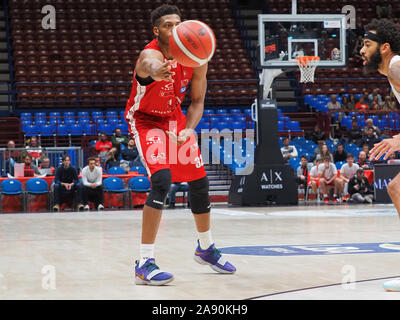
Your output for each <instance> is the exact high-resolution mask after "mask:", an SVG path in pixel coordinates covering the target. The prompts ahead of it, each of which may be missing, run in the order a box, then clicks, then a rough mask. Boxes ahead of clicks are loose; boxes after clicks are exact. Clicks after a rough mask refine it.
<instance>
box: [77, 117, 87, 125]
mask: <svg viewBox="0 0 400 320" xmlns="http://www.w3.org/2000/svg"><path fill="white" fill-rule="evenodd" d="M78 123H81V124H84V123H90V118H89V117H86V116H82V117H79V118H78Z"/></svg>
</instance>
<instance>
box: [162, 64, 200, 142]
mask: <svg viewBox="0 0 400 320" xmlns="http://www.w3.org/2000/svg"><path fill="white" fill-rule="evenodd" d="M206 75H207V64H205V65H202V66H201V67H198V68H194V69H193V75H192V85H191V89H190V92H191V99H192V102H191V103H190V106H189V108H188V110H187V113H186V127H185V129H183V130H181V131H180V132H179V134H178V136H176V135H175V133H173V132H169V131H167V134H168V135H169V138H170V139H171V140H172V141H175V142H176V143H177V144H178V145H182V144H184V143H185V142H186V141H187V140H188V139H189V138H190V136H191V135H192V133H193V131H194V129H195V128H196V126H197V124H198V123H199V122H200V119H201V117H202V116H203V111H204V98H205V96H206V90H207V77H206Z"/></svg>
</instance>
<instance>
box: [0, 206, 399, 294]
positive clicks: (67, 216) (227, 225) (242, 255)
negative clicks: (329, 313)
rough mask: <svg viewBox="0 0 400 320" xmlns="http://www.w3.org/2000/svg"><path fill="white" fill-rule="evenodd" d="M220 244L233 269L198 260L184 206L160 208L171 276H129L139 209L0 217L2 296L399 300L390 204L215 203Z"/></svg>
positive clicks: (161, 256)
mask: <svg viewBox="0 0 400 320" xmlns="http://www.w3.org/2000/svg"><path fill="white" fill-rule="evenodd" d="M212 212H213V214H212V219H213V224H212V229H213V235H214V238H215V240H216V244H217V246H218V247H219V248H220V249H221V250H222V251H223V252H224V253H225V255H226V257H227V258H228V260H230V261H231V262H232V263H233V264H235V266H236V267H237V272H236V273H235V274H234V275H221V274H216V273H215V272H214V271H212V270H211V268H209V267H208V266H203V265H199V264H197V263H196V262H195V261H194V260H193V258H192V255H193V253H194V249H195V246H196V237H195V227H194V223H193V219H192V216H191V213H190V211H189V209H183V208H178V209H174V210H165V212H164V216H163V220H162V222H161V226H160V231H159V234H158V238H157V246H156V258H157V260H156V261H157V263H158V265H159V266H161V268H162V269H164V270H166V271H168V272H171V273H173V274H174V276H175V280H174V281H173V282H171V283H170V284H169V285H166V286H163V287H152V286H138V285H135V284H134V283H133V280H134V279H133V274H134V273H133V262H134V259H135V258H137V256H138V252H139V242H140V226H141V210H132V211H104V212H100V213H99V212H93V213H86V212H85V213H81V212H65V213H37V214H32V213H31V214H2V215H0V252H1V259H0V300H7V299H66V300H70V299H74V300H75V299H123V300H128V299H129V300H148V299H150V300H217V299H218V300H220V299H222V300H225V299H229V300H242V299H261V300H266V299H285V300H286V299H288V300H290V299H311V300H313V299H318V300H320V299H323V300H324V299H329V300H336V299H357V300H360V299H388V300H391V299H400V293H395V292H386V291H384V289H383V288H382V283H383V282H384V281H386V280H388V279H391V278H394V277H400V221H399V218H398V216H397V213H396V212H395V210H394V207H393V205H378V204H375V205H336V206H333V205H332V206H329V205H299V206H295V207H256V208H254V207H252V208H249V207H240V208H232V207H228V206H226V205H225V206H223V205H214V207H213V211H212Z"/></svg>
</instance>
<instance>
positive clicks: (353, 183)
mask: <svg viewBox="0 0 400 320" xmlns="http://www.w3.org/2000/svg"><path fill="white" fill-rule="evenodd" d="M348 189H349V194H350V196H351V198H350V199H351V201H352V202H357V203H372V201H373V200H374V195H373V187H372V186H371V184H370V183H369V181H368V179H367V178H366V177H365V176H364V170H363V169H361V168H359V169H358V170H357V173H356V175H355V176H354V177H353V178H351V179H350V181H349V187H348Z"/></svg>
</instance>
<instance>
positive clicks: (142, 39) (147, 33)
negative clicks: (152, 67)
mask: <svg viewBox="0 0 400 320" xmlns="http://www.w3.org/2000/svg"><path fill="white" fill-rule="evenodd" d="M163 3H164V2H163V1H161V0H154V1H147V0H145V1H142V0H129V1H128V0H122V1H119V0H111V1H108V0H100V1H97V0H96V1H95V0H91V1H84V0H67V1H61V0H56V1H53V2H52V4H53V5H55V6H56V8H57V29H56V30H44V29H42V28H41V19H42V18H43V14H42V13H41V8H42V6H43V5H45V4H47V2H46V1H42V0H32V1H28V2H25V1H21V0H10V3H9V16H10V30H11V39H12V47H13V60H14V70H15V81H16V92H17V107H18V108H20V109H22V108H24V107H37V108H47V107H51V108H54V107H57V108H61V107H63V106H64V107H70V108H71V107H72V108H73V107H77V106H79V107H104V106H106V107H121V106H123V105H124V104H125V103H126V100H127V98H128V95H129V93H130V89H131V84H130V82H131V79H132V74H133V68H134V64H135V61H136V59H137V57H138V53H139V52H140V50H141V49H142V48H143V47H144V45H145V44H147V43H148V42H150V41H151V40H152V38H153V35H152V27H151V24H150V12H151V11H152V10H153V9H154V8H156V7H157V6H159V5H161V4H163ZM176 4H177V5H178V6H179V8H180V9H181V11H182V15H183V18H184V19H187V18H189V17H190V19H199V20H202V21H204V22H205V23H207V24H209V25H210V26H211V28H213V30H214V32H215V35H216V38H217V50H216V52H215V55H214V57H213V59H212V61H211V62H210V63H209V70H208V79H209V80H210V82H209V86H208V88H209V90H208V95H207V97H206V103H207V104H209V105H215V104H218V105H229V104H232V103H234V104H240V105H249V104H251V101H252V100H254V97H255V95H256V92H257V90H256V88H257V84H256V83H257V82H256V81H255V78H256V77H255V73H254V70H253V69H252V68H251V64H250V61H249V59H248V58H247V56H246V51H245V49H244V46H243V43H242V40H241V38H240V35H239V32H238V30H237V28H236V27H235V24H234V20H233V18H232V15H231V9H230V7H229V1H228V0H222V1H215V0H212V1H205V0H203V1H183V0H178V1H176ZM133 30H135V32H132V31H133ZM71 82H79V84H76V83H74V84H71Z"/></svg>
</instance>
